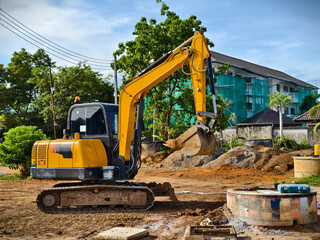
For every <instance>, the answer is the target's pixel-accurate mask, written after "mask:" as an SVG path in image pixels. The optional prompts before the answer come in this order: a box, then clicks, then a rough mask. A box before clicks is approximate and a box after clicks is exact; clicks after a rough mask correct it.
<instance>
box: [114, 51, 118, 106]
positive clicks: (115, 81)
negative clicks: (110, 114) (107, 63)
mask: <svg viewBox="0 0 320 240" xmlns="http://www.w3.org/2000/svg"><path fill="white" fill-rule="evenodd" d="M113 57H114V65H113V69H114V103H115V104H118V77H117V57H116V56H115V55H114V56H113Z"/></svg>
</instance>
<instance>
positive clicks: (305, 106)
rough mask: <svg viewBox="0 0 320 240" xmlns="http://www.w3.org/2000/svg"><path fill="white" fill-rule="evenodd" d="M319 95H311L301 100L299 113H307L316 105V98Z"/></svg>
mask: <svg viewBox="0 0 320 240" xmlns="http://www.w3.org/2000/svg"><path fill="white" fill-rule="evenodd" d="M318 97H319V95H318V94H317V95H316V94H314V93H311V94H309V95H307V96H305V98H304V99H303V102H302V103H301V105H300V110H301V113H304V112H306V111H309V110H310V109H311V108H312V107H313V106H315V105H317V98H318Z"/></svg>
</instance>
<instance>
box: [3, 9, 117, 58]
mask: <svg viewBox="0 0 320 240" xmlns="http://www.w3.org/2000/svg"><path fill="white" fill-rule="evenodd" d="M0 11H2V12H3V13H5V14H6V15H7V16H9V17H10V18H12V19H14V21H16V22H18V23H19V24H21V25H22V26H23V27H24V28H26V29H28V30H29V31H30V32H32V33H34V34H35V35H37V36H39V37H40V38H42V39H44V40H41V39H39V38H38V37H36V36H35V37H36V38H38V39H39V40H41V41H43V42H45V43H46V44H48V45H50V46H52V47H55V46H57V47H55V48H61V49H64V50H66V51H68V52H71V53H73V54H76V55H78V56H81V59H83V60H87V61H91V62H97V63H101V62H113V60H103V59H98V58H92V57H87V56H85V55H82V54H80V53H76V52H74V51H71V50H69V49H67V48H64V47H62V46H61V45H59V44H56V43H54V42H52V41H50V40H49V39H47V38H45V37H44V36H42V35H40V34H38V33H37V32H35V31H33V30H32V29H30V28H28V27H27V26H26V25H24V24H23V23H22V22H20V21H19V20H17V19H16V18H14V17H13V16H11V15H10V14H9V13H7V12H6V11H4V10H3V9H2V8H0ZM0 14H1V13H0ZM1 15H2V16H3V17H5V18H6V19H7V20H9V21H10V22H12V21H11V20H10V19H8V18H7V17H6V16H4V15H3V14H1ZM12 23H14V22H12ZM14 24H15V25H17V24H16V23H14ZM17 26H18V25H17ZM19 27H20V26H19ZM20 28H21V29H23V28H22V27H20ZM23 30H24V31H26V32H28V33H29V34H31V35H33V36H34V34H32V33H30V32H29V31H27V30H25V29H23ZM50 43H52V44H53V45H55V46H53V45H52V44H50ZM61 49H59V50H60V51H62V52H65V51H63V50H61ZM65 53H67V52H65ZM67 54H70V53H67ZM70 55H72V54H70ZM78 58H80V57H78ZM89 59H92V60H89Z"/></svg>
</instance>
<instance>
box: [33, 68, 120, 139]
mask: <svg viewBox="0 0 320 240" xmlns="http://www.w3.org/2000/svg"><path fill="white" fill-rule="evenodd" d="M34 72H36V76H37V77H35V78H33V79H32V82H34V83H35V87H36V89H37V90H38V98H37V99H36V101H34V104H35V105H36V106H37V107H38V108H39V109H41V111H40V113H41V115H42V116H43V118H44V121H45V122H46V123H52V105H51V91H50V82H49V81H50V79H49V78H48V77H47V78H43V77H42V74H45V72H46V71H44V69H39V68H35V69H34ZM109 78H110V77H107V78H102V76H101V74H99V73H97V72H94V71H92V69H91V67H90V66H88V65H86V64H84V63H79V64H78V66H75V67H58V71H57V73H54V74H53V86H54V88H55V90H54V101H55V114H56V123H57V125H58V126H59V127H60V129H62V128H65V127H66V120H67V114H68V110H69V108H70V106H71V105H72V104H74V98H75V97H76V96H80V97H81V102H83V103H85V102H97V101H99V102H108V103H113V102H114V97H113V91H114V90H113V86H112V84H111V83H110V82H109V81H108V80H109ZM60 132H61V131H58V133H60Z"/></svg>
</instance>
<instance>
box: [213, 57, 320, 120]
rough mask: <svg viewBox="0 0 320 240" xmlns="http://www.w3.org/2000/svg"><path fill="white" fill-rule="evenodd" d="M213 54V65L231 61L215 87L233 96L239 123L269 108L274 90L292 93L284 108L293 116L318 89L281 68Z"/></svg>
mask: <svg viewBox="0 0 320 240" xmlns="http://www.w3.org/2000/svg"><path fill="white" fill-rule="evenodd" d="M211 56H212V65H213V67H214V68H217V67H219V66H221V65H223V64H225V63H226V62H229V63H230V65H231V67H230V69H229V70H228V72H227V73H226V75H220V76H219V77H218V82H217V84H216V88H217V93H218V94H220V95H221V96H222V97H223V98H227V99H230V100H232V105H231V111H233V112H235V113H236V115H237V123H241V122H243V121H245V120H246V119H247V118H249V117H251V116H253V115H254V114H256V113H258V112H260V111H262V110H264V109H265V108H268V107H267V104H268V102H269V98H268V95H269V94H271V93H272V92H273V91H284V92H287V93H288V94H290V95H292V104H290V105H289V106H287V109H286V110H284V112H283V113H284V114H286V115H287V116H288V117H291V118H295V117H297V116H299V115H300V114H302V113H301V111H300V105H301V104H302V102H303V99H304V98H305V97H306V96H307V95H309V94H310V93H317V92H318V88H317V87H315V86H313V85H311V84H309V83H306V82H304V81H301V80H299V79H297V78H294V77H292V76H290V75H288V74H286V73H283V72H280V71H278V70H275V69H271V68H267V67H264V66H260V65H257V64H254V63H250V62H247V61H244V60H241V59H237V58H233V57H229V56H226V55H223V54H221V53H217V52H213V51H211Z"/></svg>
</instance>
